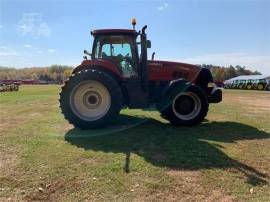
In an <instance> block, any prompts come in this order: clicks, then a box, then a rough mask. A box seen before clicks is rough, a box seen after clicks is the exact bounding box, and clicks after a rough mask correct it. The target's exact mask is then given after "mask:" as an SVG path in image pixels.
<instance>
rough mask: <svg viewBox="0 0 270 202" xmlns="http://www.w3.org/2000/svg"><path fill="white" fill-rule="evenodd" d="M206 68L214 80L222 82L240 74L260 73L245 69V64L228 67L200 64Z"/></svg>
mask: <svg viewBox="0 0 270 202" xmlns="http://www.w3.org/2000/svg"><path fill="white" fill-rule="evenodd" d="M201 66H202V67H205V68H207V69H210V71H211V72H212V75H213V77H214V80H215V81H218V82H223V81H225V80H228V79H231V78H233V77H237V76H242V75H261V73H260V72H258V71H251V70H248V69H246V67H245V66H240V65H236V66H232V65H230V66H229V67H222V66H215V65H205V64H203V65H201Z"/></svg>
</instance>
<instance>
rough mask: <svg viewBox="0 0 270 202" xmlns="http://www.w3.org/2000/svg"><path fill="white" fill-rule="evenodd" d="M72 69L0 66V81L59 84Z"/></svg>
mask: <svg viewBox="0 0 270 202" xmlns="http://www.w3.org/2000/svg"><path fill="white" fill-rule="evenodd" d="M72 69H73V67H72V66H65V65H51V66H49V67H31V68H21V69H17V68H10V67H1V66H0V80H38V81H42V82H47V83H49V82H52V83H59V84H61V83H63V81H64V80H66V79H67V78H68V77H69V76H70V75H71V73H72Z"/></svg>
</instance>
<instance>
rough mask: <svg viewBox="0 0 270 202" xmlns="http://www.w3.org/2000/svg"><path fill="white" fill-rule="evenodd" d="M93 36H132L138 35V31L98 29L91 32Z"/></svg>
mask: <svg viewBox="0 0 270 202" xmlns="http://www.w3.org/2000/svg"><path fill="white" fill-rule="evenodd" d="M91 34H92V35H104V34H109V35H110V34H131V35H137V34H138V33H137V32H136V30H133V29H97V30H93V31H92V32H91Z"/></svg>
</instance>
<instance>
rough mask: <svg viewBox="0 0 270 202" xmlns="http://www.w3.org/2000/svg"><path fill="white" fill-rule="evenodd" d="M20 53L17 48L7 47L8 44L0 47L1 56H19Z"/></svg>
mask: <svg viewBox="0 0 270 202" xmlns="http://www.w3.org/2000/svg"><path fill="white" fill-rule="evenodd" d="M17 55H18V53H17V52H16V51H15V50H12V49H10V48H7V47H6V46H1V47H0V56H17Z"/></svg>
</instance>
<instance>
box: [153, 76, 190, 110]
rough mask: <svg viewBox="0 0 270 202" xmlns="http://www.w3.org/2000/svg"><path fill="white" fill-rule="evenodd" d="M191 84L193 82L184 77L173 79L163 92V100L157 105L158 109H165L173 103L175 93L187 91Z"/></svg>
mask: <svg viewBox="0 0 270 202" xmlns="http://www.w3.org/2000/svg"><path fill="white" fill-rule="evenodd" d="M191 85H192V84H191V82H189V81H187V80H185V79H182V78H181V79H176V80H173V81H171V82H170V83H169V84H168V85H167V86H166V87H165V88H164V90H163V92H162V96H161V100H160V102H159V103H158V105H157V108H158V110H159V111H163V110H164V109H165V108H166V107H167V106H169V105H170V104H171V102H172V97H173V95H174V94H177V93H180V92H184V91H186V90H187V89H188V88H189V86H191Z"/></svg>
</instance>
